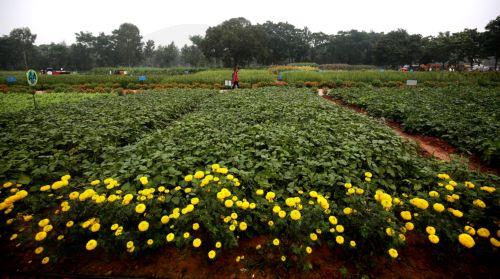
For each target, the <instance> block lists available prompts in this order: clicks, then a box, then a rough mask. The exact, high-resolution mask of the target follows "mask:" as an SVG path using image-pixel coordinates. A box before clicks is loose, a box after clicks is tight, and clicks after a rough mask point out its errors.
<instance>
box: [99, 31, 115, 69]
mask: <svg viewBox="0 0 500 279" xmlns="http://www.w3.org/2000/svg"><path fill="white" fill-rule="evenodd" d="M93 49H94V53H95V59H96V64H97V66H98V67H105V66H116V65H117V59H116V52H115V42H114V40H113V37H112V36H110V35H106V34H104V33H103V32H101V33H99V36H97V37H95V40H94V43H93Z"/></svg>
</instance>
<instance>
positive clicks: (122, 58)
mask: <svg viewBox="0 0 500 279" xmlns="http://www.w3.org/2000/svg"><path fill="white" fill-rule="evenodd" d="M112 33H113V39H114V41H115V50H116V55H117V58H118V63H119V64H122V65H128V66H129V67H132V66H134V65H136V64H138V63H139V62H140V61H141V54H142V46H143V43H142V36H141V33H140V31H139V28H137V26H135V25H133V24H131V23H123V24H122V25H120V27H119V28H118V29H116V30H113V32H112Z"/></svg>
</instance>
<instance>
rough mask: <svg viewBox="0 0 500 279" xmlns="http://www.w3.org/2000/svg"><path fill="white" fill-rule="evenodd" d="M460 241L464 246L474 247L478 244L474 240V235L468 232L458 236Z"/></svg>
mask: <svg viewBox="0 0 500 279" xmlns="http://www.w3.org/2000/svg"><path fill="white" fill-rule="evenodd" d="M458 241H459V242H460V244H462V245H463V246H465V247H467V248H472V247H474V245H475V244H476V243H475V242H474V239H473V238H472V236H470V235H468V234H466V233H462V234H460V235H459V236H458Z"/></svg>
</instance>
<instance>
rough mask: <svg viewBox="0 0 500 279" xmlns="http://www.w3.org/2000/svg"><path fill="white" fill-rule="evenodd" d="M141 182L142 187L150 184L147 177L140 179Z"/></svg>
mask: <svg viewBox="0 0 500 279" xmlns="http://www.w3.org/2000/svg"><path fill="white" fill-rule="evenodd" d="M139 181H140V182H141V184H142V185H146V184H148V183H149V180H148V178H147V177H146V176H141V178H139Z"/></svg>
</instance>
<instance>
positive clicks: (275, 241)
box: [273, 238, 280, 246]
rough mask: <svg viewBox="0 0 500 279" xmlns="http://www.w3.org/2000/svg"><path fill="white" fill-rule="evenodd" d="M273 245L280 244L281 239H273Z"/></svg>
mask: <svg viewBox="0 0 500 279" xmlns="http://www.w3.org/2000/svg"><path fill="white" fill-rule="evenodd" d="M273 245H274V246H278V245H280V240H279V239H277V238H275V239H273Z"/></svg>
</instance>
